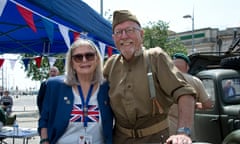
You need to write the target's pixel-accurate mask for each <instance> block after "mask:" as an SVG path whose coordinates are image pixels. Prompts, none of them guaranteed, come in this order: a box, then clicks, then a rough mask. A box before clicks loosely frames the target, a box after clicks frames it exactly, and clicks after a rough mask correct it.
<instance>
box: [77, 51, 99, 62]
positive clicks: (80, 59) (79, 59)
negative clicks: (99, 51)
mask: <svg viewBox="0 0 240 144" xmlns="http://www.w3.org/2000/svg"><path fill="white" fill-rule="evenodd" d="M95 55H96V53H94V52H88V53H85V54H75V55H73V56H72V58H73V60H74V61H75V62H77V63H80V62H83V57H85V59H86V60H87V61H93V60H94V59H95Z"/></svg>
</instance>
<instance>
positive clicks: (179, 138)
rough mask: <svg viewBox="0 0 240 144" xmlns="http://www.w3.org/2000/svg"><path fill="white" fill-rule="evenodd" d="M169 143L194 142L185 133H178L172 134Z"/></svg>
mask: <svg viewBox="0 0 240 144" xmlns="http://www.w3.org/2000/svg"><path fill="white" fill-rule="evenodd" d="M166 143H167V144H192V140H191V138H190V137H188V136H187V135H185V134H177V135H172V136H170V137H169V138H168V139H167V141H166Z"/></svg>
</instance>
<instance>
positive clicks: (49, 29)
mask: <svg viewBox="0 0 240 144" xmlns="http://www.w3.org/2000/svg"><path fill="white" fill-rule="evenodd" d="M42 22H43V25H44V27H45V29H46V32H47V35H48V39H49V41H50V43H51V44H52V43H53V35H54V25H53V23H52V22H50V21H48V20H47V19H45V18H42Z"/></svg>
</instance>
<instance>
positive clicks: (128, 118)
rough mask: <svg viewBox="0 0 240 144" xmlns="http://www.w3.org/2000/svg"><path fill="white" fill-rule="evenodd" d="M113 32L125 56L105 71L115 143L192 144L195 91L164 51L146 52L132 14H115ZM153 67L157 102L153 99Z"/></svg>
mask: <svg viewBox="0 0 240 144" xmlns="http://www.w3.org/2000/svg"><path fill="white" fill-rule="evenodd" d="M112 29H113V35H112V37H113V40H114V42H115V45H116V47H117V49H118V50H120V52H121V54H120V55H113V56H112V57H111V58H109V59H108V61H107V62H106V64H105V67H104V76H105V77H106V79H107V80H108V81H109V86H110V90H109V96H110V102H111V106H112V109H113V112H114V114H115V128H114V133H113V143H114V144H123V143H124V144H139V143H164V142H167V143H171V142H172V143H173V144H183V143H185V144H189V143H191V138H190V137H189V135H190V129H189V128H190V127H191V125H192V121H193V113H194V98H195V94H196V92H195V90H194V88H192V87H191V86H190V85H189V84H188V83H187V82H186V81H185V80H184V78H183V76H182V74H181V72H180V71H179V70H178V69H177V68H176V67H175V66H174V64H173V63H172V60H171V58H170V57H169V56H168V55H167V54H166V53H165V52H164V51H163V50H162V49H161V48H159V47H157V48H151V49H149V50H144V48H143V47H142V43H143V34H144V31H143V30H142V28H141V25H140V23H139V21H138V20H137V18H136V16H135V15H133V14H132V13H131V12H130V11H128V10H117V11H115V12H114V14H113V24H112ZM146 57H147V58H146ZM147 61H148V62H147ZM147 63H148V64H147ZM149 67H150V69H151V70H152V75H153V81H154V84H153V85H152V87H154V88H156V93H155V94H156V96H155V97H152V96H151V95H150V91H151V90H152V87H151V86H149V84H148V83H149V80H148V76H147V74H148V69H149ZM173 102H175V103H178V110H179V120H178V128H179V129H178V132H177V133H176V135H172V136H170V137H169V134H168V121H167V115H168V111H169V108H170V106H171V105H172V104H173Z"/></svg>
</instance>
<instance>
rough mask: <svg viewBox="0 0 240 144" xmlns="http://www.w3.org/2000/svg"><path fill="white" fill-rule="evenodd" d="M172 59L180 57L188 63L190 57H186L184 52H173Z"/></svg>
mask: <svg viewBox="0 0 240 144" xmlns="http://www.w3.org/2000/svg"><path fill="white" fill-rule="evenodd" d="M173 59H182V60H184V61H185V62H186V63H187V64H188V65H190V59H189V58H188V56H187V55H185V54H184V53H175V54H174V55H173Z"/></svg>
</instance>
